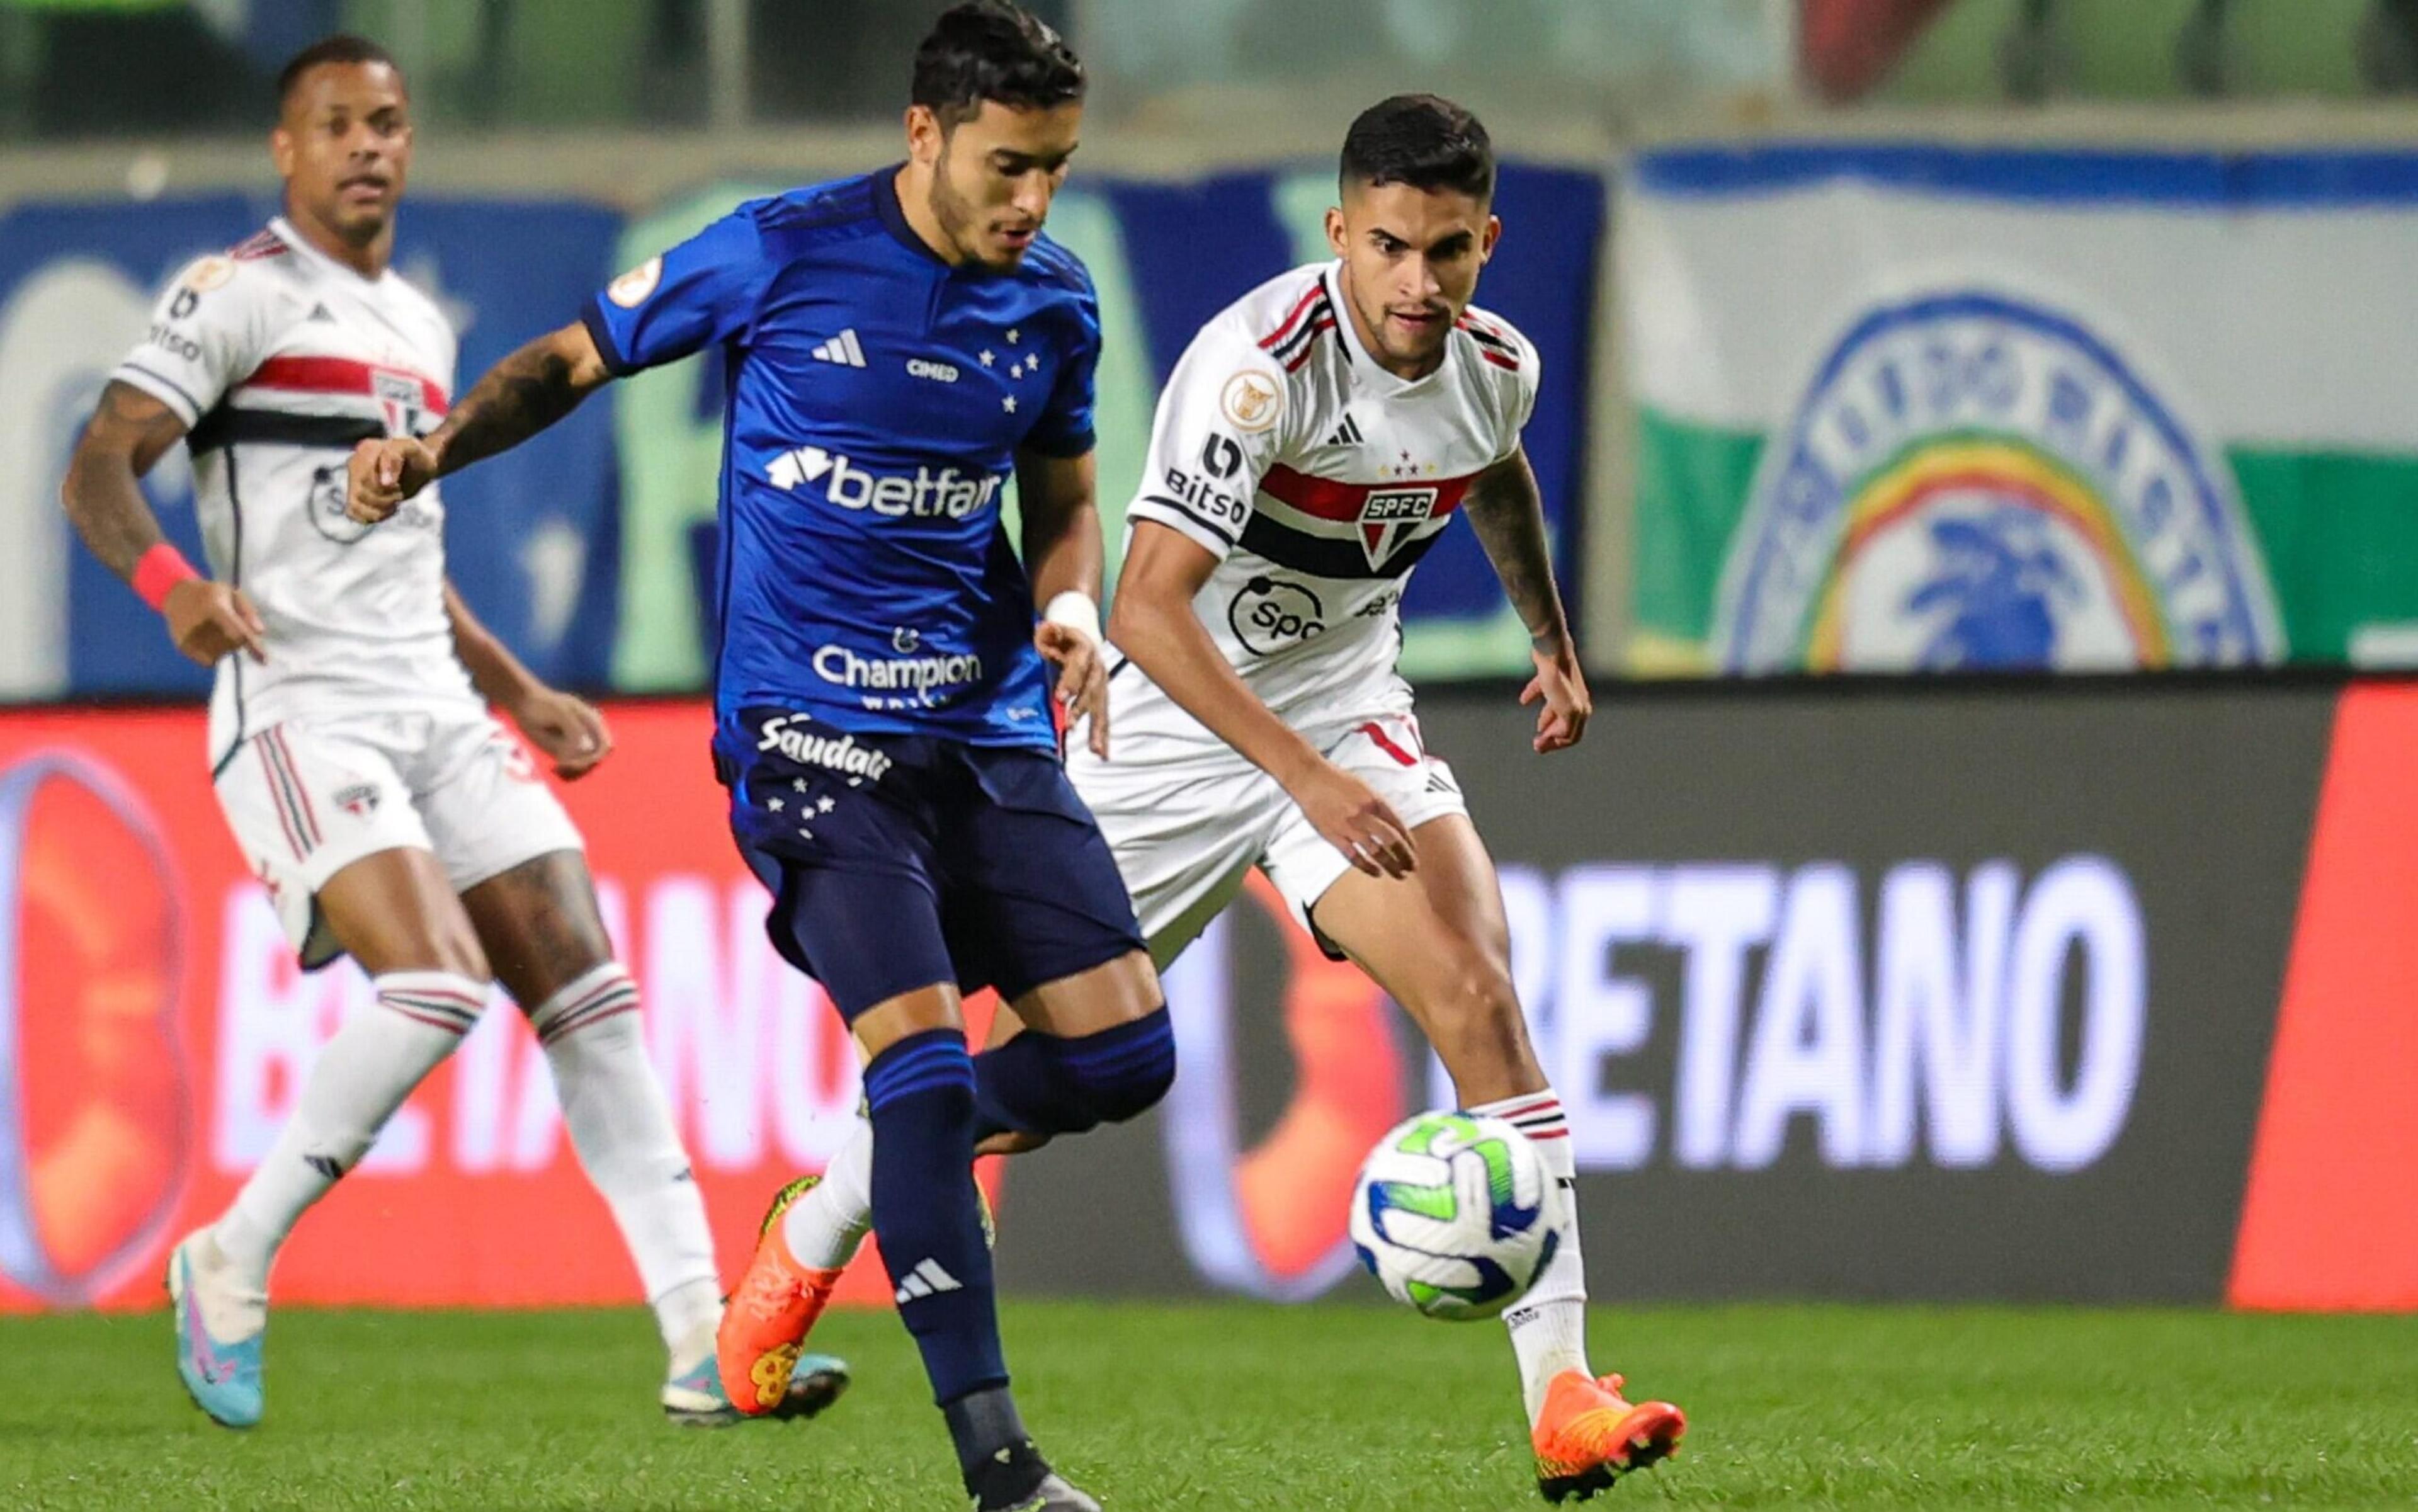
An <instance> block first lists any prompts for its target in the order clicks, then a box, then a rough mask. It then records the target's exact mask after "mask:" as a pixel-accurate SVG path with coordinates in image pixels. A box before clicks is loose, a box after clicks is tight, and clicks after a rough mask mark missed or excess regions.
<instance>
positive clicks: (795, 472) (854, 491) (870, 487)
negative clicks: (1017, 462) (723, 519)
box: [764, 446, 1006, 520]
mask: <svg viewBox="0 0 2418 1512" xmlns="http://www.w3.org/2000/svg"><path fill="white" fill-rule="evenodd" d="M764 477H765V480H766V481H768V482H770V483H771V484H772V485H773V487H775V488H777V489H779V490H781V491H782V492H783V493H785V494H786V493H788V492H791V491H792V490H794V489H796V488H797V487H798V486H799V485H800V484H801V483H821V484H822V485H823V496H824V497H826V498H828V499H830V500H831V501H832V502H833V503H834V504H836V505H838V506H839V507H840V508H841V509H844V510H871V511H872V512H874V513H876V514H886V515H888V516H890V517H891V518H893V519H905V518H908V517H910V516H912V517H913V518H915V519H918V520H929V519H950V520H962V519H964V518H965V517H966V516H967V515H969V514H979V513H981V512H983V511H984V510H987V509H988V508H989V507H990V506H991V504H992V503H993V501H995V500H996V499H997V498H998V497H999V485H1000V483H1001V481H1002V480H1003V479H1004V478H1005V477H1006V474H1004V473H988V474H984V475H980V476H969V475H968V474H965V473H961V472H959V471H957V469H956V468H955V467H942V468H941V469H940V470H939V471H937V472H936V471H934V470H933V469H932V468H930V467H917V468H916V469H915V471H914V472H913V473H912V474H906V473H875V472H867V471H866V470H865V469H864V468H862V467H859V466H855V465H854V464H852V463H850V462H849V460H848V458H846V457H843V456H840V455H838V454H837V453H836V452H832V451H824V450H823V449H822V448H821V447H819V446H802V447H800V448H798V449H797V450H796V451H784V452H782V453H781V454H780V455H779V456H777V457H774V458H773V460H772V462H771V463H769V464H767V465H766V466H765V468H764Z"/></svg>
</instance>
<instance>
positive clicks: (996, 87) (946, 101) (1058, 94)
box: [907, 0, 1084, 130]
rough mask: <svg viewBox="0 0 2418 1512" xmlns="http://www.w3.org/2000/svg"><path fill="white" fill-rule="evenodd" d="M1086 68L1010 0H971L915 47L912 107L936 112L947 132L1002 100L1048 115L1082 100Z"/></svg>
mask: <svg viewBox="0 0 2418 1512" xmlns="http://www.w3.org/2000/svg"><path fill="white" fill-rule="evenodd" d="M1083 85H1084V79H1083V64H1082V60H1081V59H1079V58H1078V57H1076V56H1075V52H1074V49H1072V48H1070V47H1068V46H1067V45H1066V43H1065V40H1064V38H1061V37H1060V36H1059V35H1058V34H1057V33H1056V32H1055V31H1053V30H1051V29H1050V28H1049V27H1048V26H1047V25H1045V24H1044V23H1042V22H1041V21H1040V20H1038V19H1037V18H1036V17H1034V16H1033V14H1032V13H1031V12H1030V11H1027V10H1026V9H1024V8H1022V7H1020V6H1017V5H1012V4H1010V3H1009V0H969V3H968V4H965V5H961V6H952V7H950V8H948V9H947V10H946V11H944V12H942V14H941V19H940V20H939V21H936V22H934V23H932V30H931V34H930V35H929V36H927V37H926V38H924V42H923V45H922V46H920V47H918V48H916V49H915V82H914V84H913V86H912V87H911V89H910V91H909V93H908V97H907V98H908V100H909V102H910V103H911V104H916V105H924V106H927V107H929V108H930V110H931V112H932V114H933V115H937V116H939V117H940V121H941V128H942V129H943V130H948V129H951V128H954V127H956V125H957V123H958V122H960V121H965V120H970V119H972V117H973V116H974V115H978V114H979V113H980V112H981V110H982V107H983V101H985V100H987V99H995V100H997V101H999V102H1000V103H1001V104H1002V105H1010V106H1013V107H1015V108H1016V109H1018V110H1047V109H1048V108H1049V107H1051V106H1053V105H1064V104H1065V103H1067V102H1068V101H1069V100H1076V99H1082V98H1083Z"/></svg>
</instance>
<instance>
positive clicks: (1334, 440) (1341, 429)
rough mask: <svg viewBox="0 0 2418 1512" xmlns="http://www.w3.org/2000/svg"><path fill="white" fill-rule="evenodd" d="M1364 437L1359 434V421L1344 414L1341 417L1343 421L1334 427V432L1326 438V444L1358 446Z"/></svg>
mask: <svg viewBox="0 0 2418 1512" xmlns="http://www.w3.org/2000/svg"><path fill="white" fill-rule="evenodd" d="M1365 439H1366V438H1365V437H1364V436H1362V435H1361V434H1360V422H1359V421H1358V420H1354V418H1353V417H1351V416H1349V415H1346V416H1344V417H1343V423H1342V424H1340V425H1339V426H1337V427H1336V428H1335V434H1334V435H1330V436H1328V437H1327V438H1326V444H1327V445H1328V446H1359V445H1361V444H1362V443H1363V441H1364V440H1365Z"/></svg>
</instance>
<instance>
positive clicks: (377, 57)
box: [277, 32, 403, 114]
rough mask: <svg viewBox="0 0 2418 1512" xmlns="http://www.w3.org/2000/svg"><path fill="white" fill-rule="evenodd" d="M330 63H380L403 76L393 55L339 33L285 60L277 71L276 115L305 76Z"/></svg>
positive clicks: (381, 48)
mask: <svg viewBox="0 0 2418 1512" xmlns="http://www.w3.org/2000/svg"><path fill="white" fill-rule="evenodd" d="M331 63H383V64H385V65H386V66H387V67H388V68H390V69H394V76H395V77H396V78H398V79H400V78H402V77H403V69H402V67H401V66H400V65H399V64H397V63H396V62H395V61H394V54H393V53H390V52H388V51H387V50H386V49H385V48H383V47H380V46H379V45H378V44H377V43H375V42H373V41H371V40H370V39H369V38H366V37H356V36H354V35H353V34H352V33H351V32H338V33H336V34H335V35H334V36H332V37H322V38H319V39H318V40H317V41H315V42H314V43H312V44H311V45H310V46H309V47H306V48H304V49H303V50H302V51H301V52H299V53H295V54H294V55H293V56H292V57H290V58H287V59H286V60H285V67H283V68H282V69H278V70H277V109H278V111H279V113H280V114H283V111H284V109H285V105H286V102H287V101H288V100H290V99H293V98H294V91H295V90H296V89H297V88H298V87H299V86H300V85H301V83H302V80H303V78H304V76H306V75H307V74H309V73H310V71H311V70H312V69H318V68H325V67H327V66H328V65H329V64H331Z"/></svg>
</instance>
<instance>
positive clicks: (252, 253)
mask: <svg viewBox="0 0 2418 1512" xmlns="http://www.w3.org/2000/svg"><path fill="white" fill-rule="evenodd" d="M291 250H292V249H290V248H288V247H287V246H286V245H285V238H284V237H281V236H279V235H278V234H277V233H276V232H275V231H272V230H270V229H269V228H268V227H267V226H263V227H261V228H260V229H259V230H258V231H255V232H253V234H252V235H251V236H250V237H246V238H245V239H244V240H242V241H238V242H237V243H236V244H235V245H234V246H232V247H229V248H228V249H227V255H228V256H229V257H232V258H234V259H235V260H236V261H237V262H238V263H250V262H256V261H258V260H259V259H261V258H263V257H283V256H284V255H285V253H286V252H289V251H291Z"/></svg>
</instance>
